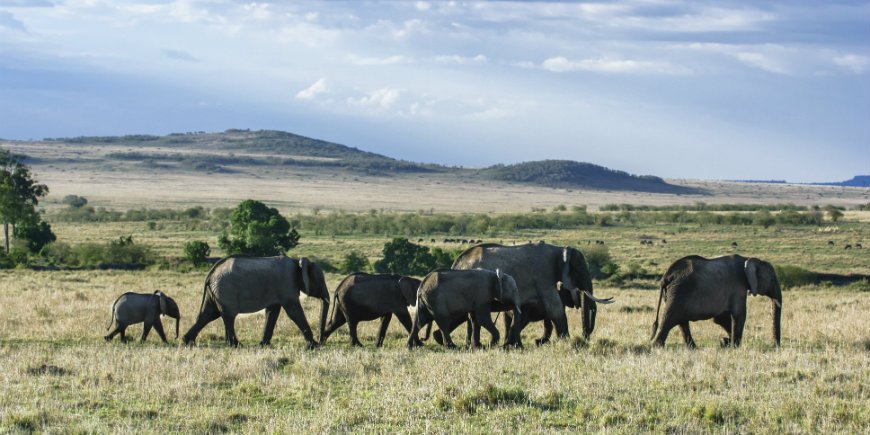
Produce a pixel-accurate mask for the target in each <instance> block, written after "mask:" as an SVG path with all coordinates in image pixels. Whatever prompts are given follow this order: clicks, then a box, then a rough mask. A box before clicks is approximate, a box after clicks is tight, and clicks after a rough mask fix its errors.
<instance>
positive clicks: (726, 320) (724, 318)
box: [713, 313, 731, 347]
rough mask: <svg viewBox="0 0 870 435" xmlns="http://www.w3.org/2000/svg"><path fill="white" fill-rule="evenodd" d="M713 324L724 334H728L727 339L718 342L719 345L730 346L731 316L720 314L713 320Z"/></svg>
mask: <svg viewBox="0 0 870 435" xmlns="http://www.w3.org/2000/svg"><path fill="white" fill-rule="evenodd" d="M713 322H715V323H716V324H717V325H719V326H721V327H722V329H724V330H725V333H726V334H728V336H727V337H722V340H721V341H719V345H720V346H722V347H728V346H730V345H731V314H729V313H722V314H720V315H718V316H716V317H714V318H713Z"/></svg>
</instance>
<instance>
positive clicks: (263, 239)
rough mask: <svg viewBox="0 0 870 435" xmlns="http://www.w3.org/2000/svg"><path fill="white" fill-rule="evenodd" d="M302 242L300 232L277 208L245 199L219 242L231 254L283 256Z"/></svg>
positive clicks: (235, 210)
mask: <svg viewBox="0 0 870 435" xmlns="http://www.w3.org/2000/svg"><path fill="white" fill-rule="evenodd" d="M298 243H299V233H297V232H296V230H295V229H293V228H290V223H289V222H288V221H287V219H285V218H284V216H281V213H279V212H278V210H277V209H275V208H270V207H268V206H266V205H265V204H263V203H262V202H259V201H254V200H252V199H248V200H245V201H242V202H241V203H240V204H239V205H238V206H237V207H236V208H235V209H234V210H233V212H232V215H231V216H230V231H229V232H228V233H227V232H225V233H223V234H221V236H220V238H219V239H218V244H219V245H220V247H221V249H223V250H224V251H225V252H226V253H227V254H249V255H281V254H284V253H286V252H287V250H289V249H291V248H293V247H295V246H296V245H297V244H298Z"/></svg>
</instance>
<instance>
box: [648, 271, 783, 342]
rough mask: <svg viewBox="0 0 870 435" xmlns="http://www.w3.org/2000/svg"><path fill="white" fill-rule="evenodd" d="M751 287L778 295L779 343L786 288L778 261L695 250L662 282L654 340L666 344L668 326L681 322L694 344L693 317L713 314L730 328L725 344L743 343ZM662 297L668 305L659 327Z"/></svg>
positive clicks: (687, 338) (775, 298)
mask: <svg viewBox="0 0 870 435" xmlns="http://www.w3.org/2000/svg"><path fill="white" fill-rule="evenodd" d="M747 289H749V293H751V294H752V295H753V296H757V295H765V296H767V297H769V298H770V299H771V300H772V301H773V339H774V341H775V342H776V345H777V346H779V341H780V318H781V317H782V289H781V288H780V285H779V281H778V280H777V279H776V273H775V272H774V270H773V266H771V265H770V263H768V262H766V261H761V260H759V259H757V258H745V257H741V256H739V255H729V256H727V257H718V258H711V259H708V258H704V257H699V256H697V255H691V256H688V257H683V258H681V259H679V260H677V261H675V262H674V263H673V264H671V266H670V267H669V268H668V270H667V272H665V274H664V275H663V276H662V280H661V284H660V288H659V305H658V308H657V309H656V320H655V322H654V323H653V337H654V345H656V346H664V344H665V340H667V338H668V332H670V330H671V328H673V327H674V326H679V327H680V329H681V330H682V331H683V339H684V340H685V342H686V345H687V346H689V347H690V348H694V347H695V341H694V340H693V339H692V334H691V332H690V331H689V322H690V321H698V320H706V319H711V318H712V319H713V321H714V322H716V324H717V325H719V326H721V327H722V328H723V329H725V331H726V332H727V333H728V337H726V338H724V339H723V340H722V341H721V344H722V346H728V345H730V346H735V347H736V346H740V341H741V340H742V339H743V325H744V323H745V322H746V296H747V291H746V290H747ZM662 301H665V304H666V305H665V310H664V313H663V314H662V318H661V329H659V310H660V309H661V305H662ZM656 331H658V334H656Z"/></svg>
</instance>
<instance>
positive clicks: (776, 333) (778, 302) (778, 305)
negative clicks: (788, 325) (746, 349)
mask: <svg viewBox="0 0 870 435" xmlns="http://www.w3.org/2000/svg"><path fill="white" fill-rule="evenodd" d="M772 305H773V341H774V342H775V343H776V346H777V347H779V342H780V338H781V336H780V333H781V329H780V321H781V319H782V296H781V295H780V296H779V298H774V299H773V303H772Z"/></svg>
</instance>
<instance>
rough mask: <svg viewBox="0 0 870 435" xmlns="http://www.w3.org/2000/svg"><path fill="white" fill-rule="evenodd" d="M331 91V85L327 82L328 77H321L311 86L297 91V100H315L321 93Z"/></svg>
mask: <svg viewBox="0 0 870 435" xmlns="http://www.w3.org/2000/svg"><path fill="white" fill-rule="evenodd" d="M324 92H329V86H327V84H326V77H321V78H320V79H318V80H317V81H316V82H314V83H313V84H311V86H309V87H307V88H305V89H303V90H301V91H299V92H297V93H296V99H297V100H313V99H314V97H316V96H317V95H319V94H322V93H324Z"/></svg>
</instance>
